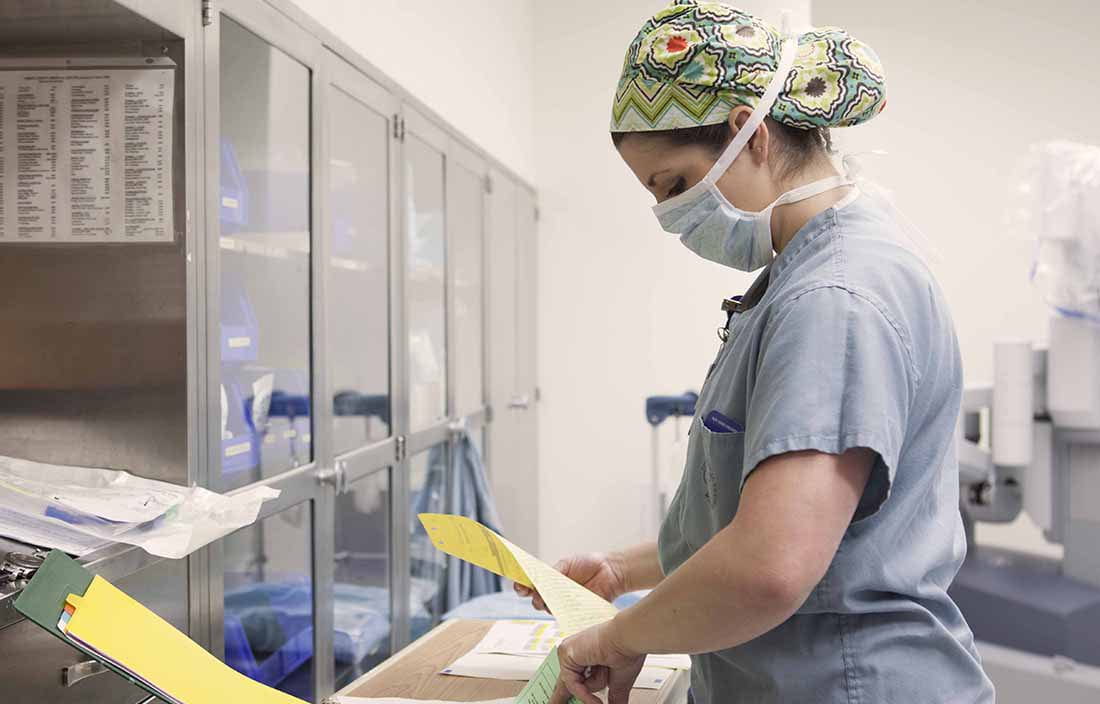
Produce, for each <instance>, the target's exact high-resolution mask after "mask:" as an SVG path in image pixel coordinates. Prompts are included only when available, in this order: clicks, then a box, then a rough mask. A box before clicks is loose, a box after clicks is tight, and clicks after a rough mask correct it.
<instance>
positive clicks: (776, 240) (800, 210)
mask: <svg viewBox="0 0 1100 704" xmlns="http://www.w3.org/2000/svg"><path fill="white" fill-rule="evenodd" d="M837 175H838V172H837V170H836V168H835V167H834V166H833V165H832V164H831V163H825V164H821V165H819V166H817V167H814V168H812V169H807V170H806V171H804V172H802V173H800V174H799V175H798V176H797V177H796V178H794V179H792V181H791V182H790V183H788V184H785V186H784V187H783V190H782V191H780V194H782V193H786V192H787V191H790V190H793V189H795V188H798V187H799V186H804V185H806V184H807V183H813V182H814V181H820V180H821V179H824V178H831V177H833V176H837ZM851 190H852V187H851V186H844V187H840V188H834V189H832V190H830V191H825V192H824V193H819V194H817V195H816V196H813V197H811V198H807V199H806V200H800V201H797V202H795V203H786V204H784V205H777V206H776V207H775V209H774V210H773V211H772V246H773V247H774V248H775V251H776V252H782V251H783V250H784V248H786V246H787V245H788V244H790V242H791V240H793V239H794V236H795V235H796V234H798V231H799V230H801V229H802V227H803V226H804V225H805V224H806V223H808V222H809V221H810V220H811V219H812V218H813V217H814V216H816V215H817V214H818V213H821V212H823V211H825V210H826V209H828V208H830V207H832V206H834V205H836V204H837V203H839V202H840V201H841V200H843V199H844V198H845V196H847V195H848V193H850V192H851ZM777 197H778V196H777Z"/></svg>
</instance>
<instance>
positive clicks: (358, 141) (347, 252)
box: [326, 86, 391, 454]
mask: <svg viewBox="0 0 1100 704" xmlns="http://www.w3.org/2000/svg"><path fill="white" fill-rule="evenodd" d="M328 113H329V127H330V131H329V149H328V153H329V158H328V162H329V163H328V168H329V176H328V183H329V186H328V188H329V213H328V223H329V224H328V230H329V231H328V260H329V265H330V266H329V269H328V271H329V276H328V281H327V282H326V285H327V290H326V296H327V299H328V302H327V307H326V312H327V327H328V343H327V349H328V359H329V365H330V366H329V369H330V378H331V380H332V394H333V399H332V405H333V433H334V450H335V452H336V453H337V454H341V453H345V452H348V451H350V450H353V449H355V448H357V447H361V446H363V445H366V444H368V443H370V442H373V441H376V440H382V439H384V438H386V437H388V436H389V434H390V425H391V420H390V408H391V406H390V352H389V349H390V348H389V345H390V337H389V333H390V316H389V304H390V299H389V295H390V292H389V286H390V277H389V215H388V213H389V210H388V208H389V197H390V189H389V166H388V164H389V161H388V156H389V121H388V119H387V117H386V116H385V115H383V114H381V113H380V112H378V111H377V110H374V109H372V108H371V107H370V106H368V105H365V104H364V103H362V102H360V101H359V100H357V99H356V98H354V97H352V96H351V95H349V94H348V93H346V92H344V91H343V90H341V89H339V88H337V87H335V86H330V87H329V101H328Z"/></svg>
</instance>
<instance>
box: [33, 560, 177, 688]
mask: <svg viewBox="0 0 1100 704" xmlns="http://www.w3.org/2000/svg"><path fill="white" fill-rule="evenodd" d="M91 583H92V573H91V572H89V571H88V570H86V569H84V568H83V567H82V566H81V565H80V564H79V563H78V562H77V561H76V560H74V559H72V558H71V557H69V556H68V555H66V554H65V553H63V552H61V551H60V550H53V551H51V552H50V554H49V555H48V556H47V557H46V560H45V562H43V563H42V566H41V567H39V568H38V571H37V572H35V574H34V577H32V578H31V581H30V583H29V584H27V586H26V587H24V588H23V592H22V593H21V594H20V595H19V598H18V599H16V600H15V609H16V610H17V611H18V612H19V613H21V614H23V615H24V616H26V617H27V618H29V619H30V620H31V621H33V622H35V623H37V624H38V625H39V626H41V627H42V628H44V629H46V632H47V633H51V634H53V636H54V637H55V638H58V639H60V640H62V641H64V642H65V644H66V645H69V646H72V647H73V648H76V649H77V650H79V651H80V652H82V653H84V654H85V655H87V656H88V657H89V658H91V659H93V660H97V661H99V662H100V663H102V664H103V665H104V666H105V667H106V668H107V669H108V670H110V671H111V672H114V673H115V674H117V675H119V676H120V677H122V678H123V679H125V680H126V681H127V682H130V683H131V684H133V685H134V686H136V687H139V688H140V689H141V690H143V691H145V692H148V693H149V694H153V695H156V694H157V692H155V691H153V690H151V689H150V688H149V687H147V686H146V685H145V684H143V683H141V682H139V681H138V680H136V679H134V677H133V675H130V674H129V673H127V672H125V671H124V670H121V669H119V668H118V667H116V666H115V665H113V664H111V663H109V662H104V661H103V660H102V659H101V658H100V657H99V656H98V655H96V654H95V653H94V652H92V651H91V650H89V649H87V648H85V647H84V646H82V645H80V644H78V643H74V642H73V641H71V640H69V639H68V638H66V637H65V634H64V633H62V632H61V631H60V630H59V629H58V627H57V622H58V621H59V620H61V612H62V611H64V610H65V598H66V597H68V596H69V595H70V594H77V595H79V596H83V595H84V592H86V591H88V586H89V585H90V584H91Z"/></svg>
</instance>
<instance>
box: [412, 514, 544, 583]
mask: <svg viewBox="0 0 1100 704" xmlns="http://www.w3.org/2000/svg"><path fill="white" fill-rule="evenodd" d="M418 517H419V518H420V522H421V523H422V524H424V530H425V531H427V533H428V537H429V538H431V540H432V544H433V545H435V546H436V547H437V548H439V549H440V550H442V551H443V552H445V553H447V554H448V555H454V556H455V557H457V558H459V559H460V560H465V561H466V562H470V563H473V564H475V565H477V566H478V567H484V568H485V569H487V570H489V571H490V572H494V573H496V574H499V575H500V576H502V577H506V578H507V579H510V580H512V581H513V582H519V583H520V584H523V585H525V586H528V587H533V586H534V584H532V583H531V580H530V579H528V577H527V574H526V573H525V572H524V571H523V568H522V567H520V566H519V563H518V562H516V558H515V557H513V556H512V552H511V550H509V548H508V547H507V545H506V544H505V541H504V538H502V537H500V536H499V535H497V534H496V533H494V532H493V531H491V530H489V529H488V528H486V527H485V526H483V525H481V524H480V523H478V522H477V521H474V520H471V519H469V518H466V517H465V516H448V515H447V514H443V513H421V514H419V516H418Z"/></svg>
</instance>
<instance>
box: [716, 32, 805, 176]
mask: <svg viewBox="0 0 1100 704" xmlns="http://www.w3.org/2000/svg"><path fill="white" fill-rule="evenodd" d="M797 54H798V40H797V39H796V38H794V37H787V38H785V39H784V40H783V49H782V53H781V54H780V59H779V66H778V67H777V68H776V70H775V75H773V76H772V80H771V83H769V84H768V89H767V90H766V91H764V95H763V96H762V97H761V98H760V102H758V103H757V104H756V107H755V108H754V109H753V111H752V114H751V115H749V119H748V120H746V121H745V124H744V125H742V126H741V129H739V130H738V131H737V134H736V135H734V137H733V141H731V142H730V143H729V146H728V147H726V150H725V151H724V152H722V156H720V157H718V161H716V162H715V163H714V166H713V167H711V169H710V171H708V172H707V175H706V176H704V177H703V181H704V182H705V183H714V182H716V181H717V180H718V179H719V178H721V177H722V174H724V173H726V170H727V169H729V167H730V164H732V163H733V160H734V159H736V158H737V156H738V155H739V154H740V153H741V150H742V149H744V148H745V145H746V144H747V143H748V141H749V140H750V139H752V136H753V135H754V134H756V128H757V127H759V126H760V123H762V122H763V121H764V118H765V117H767V116H768V114H769V113H771V111H772V107H773V106H774V105H775V101H776V100H777V99H778V98H779V91H781V90H783V86H784V85H786V83H787V76H788V74H790V72H791V69H792V68H793V67H794V59H795V56H796V55H797Z"/></svg>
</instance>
